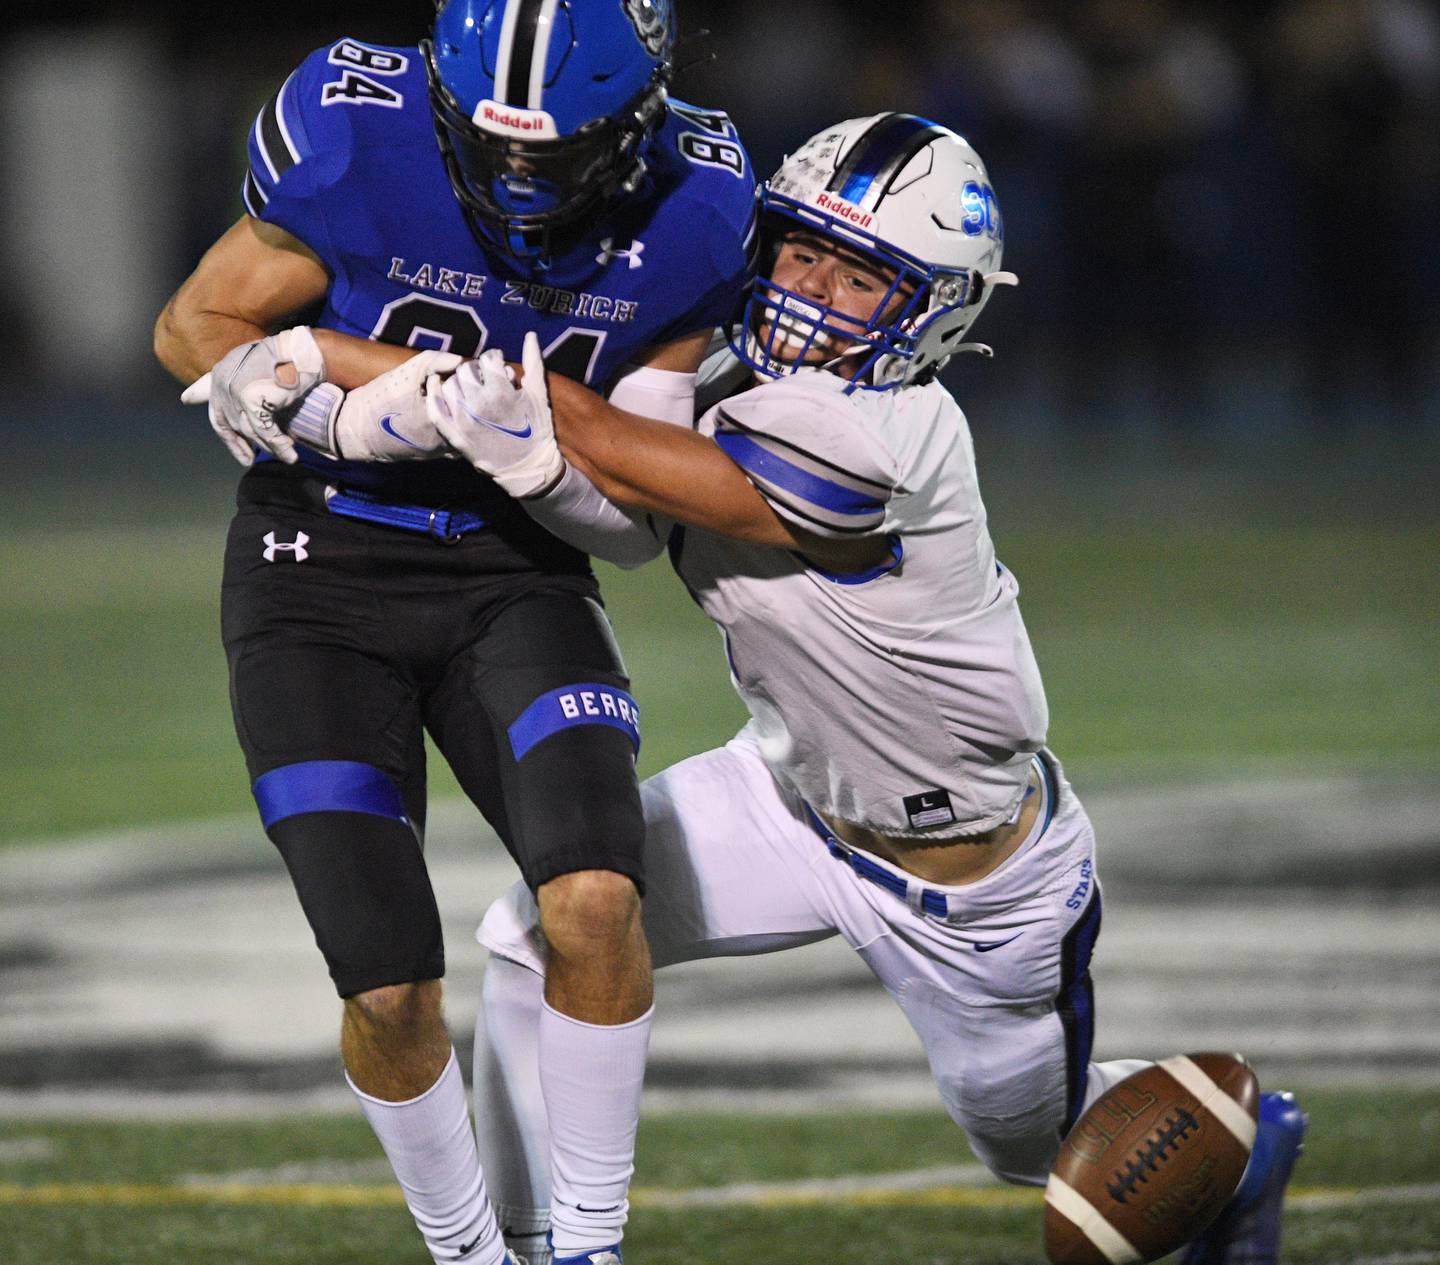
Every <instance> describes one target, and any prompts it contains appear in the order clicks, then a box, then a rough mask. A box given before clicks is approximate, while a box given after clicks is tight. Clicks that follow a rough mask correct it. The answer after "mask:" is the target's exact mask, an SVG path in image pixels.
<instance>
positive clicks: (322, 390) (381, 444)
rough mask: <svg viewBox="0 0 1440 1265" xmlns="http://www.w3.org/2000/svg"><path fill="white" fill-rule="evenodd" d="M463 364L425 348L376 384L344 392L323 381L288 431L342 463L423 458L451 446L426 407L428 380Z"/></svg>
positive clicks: (440, 454) (302, 404)
mask: <svg viewBox="0 0 1440 1265" xmlns="http://www.w3.org/2000/svg"><path fill="white" fill-rule="evenodd" d="M461 363H462V358H461V357H460V356H455V355H451V354H450V353H449V352H446V351H422V352H421V353H420V354H419V355H418V356H412V357H411V358H410V359H409V360H407V361H405V363H404V364H401V365H397V366H396V367H395V368H394V369H391V370H390V371H389V372H388V373H382V374H381V375H380V376H379V377H378V378H376V379H375V380H374V381H373V382H368V383H366V384H365V385H364V386H363V387H357V388H356V389H355V390H353V391H348V392H347V391H342V390H340V388H339V387H337V386H336V385H335V384H334V383H333V382H322V383H321V384H320V385H319V386H317V387H316V388H315V389H314V390H312V391H311V392H310V394H309V395H307V396H306V397H305V398H304V399H303V400H301V401H300V405H299V407H298V408H297V409H296V410H295V412H294V415H293V416H292V417H291V418H290V420H289V424H288V426H287V427H286V429H287V430H288V431H289V432H290V435H291V437H292V438H294V439H298V440H299V441H300V442H301V443H303V444H306V445H308V446H309V447H311V448H315V449H317V450H318V451H320V452H323V453H324V454H325V455H326V456H327V457H339V458H341V459H342V460H344V461H423V460H425V459H426V458H428V457H448V456H450V455H451V453H450V450H449V449H448V448H447V447H446V444H445V440H444V439H443V438H441V436H440V432H439V431H437V430H436V429H435V425H434V423H433V422H431V420H430V418H429V417H428V416H427V414H426V411H425V389H426V383H427V380H429V381H433V382H435V383H436V384H437V385H438V383H439V378H438V377H436V376H435V375H437V374H442V373H450V372H451V371H452V370H454V369H455V368H457V367H458V366H459V365H460V364H461Z"/></svg>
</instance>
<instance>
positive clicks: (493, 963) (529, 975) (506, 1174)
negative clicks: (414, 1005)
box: [475, 955, 550, 1265]
mask: <svg viewBox="0 0 1440 1265" xmlns="http://www.w3.org/2000/svg"><path fill="white" fill-rule="evenodd" d="M544 996H545V979H544V977H543V976H540V975H537V974H536V973H535V972H534V971H532V970H530V969H528V968H527V967H524V966H521V965H519V964H518V963H516V962H511V961H510V960H509V959H507V958H502V957H496V956H494V955H492V956H491V958H490V961H489V963H488V964H487V965H486V967H485V984H484V987H483V988H482V990H481V993H480V1013H479V1014H478V1015H477V1016H476V1019H475V1134H476V1137H477V1138H478V1140H479V1143H480V1168H481V1170H482V1171H483V1172H484V1173H485V1175H486V1180H487V1181H488V1182H489V1183H490V1193H491V1198H492V1199H493V1200H494V1203H495V1215H496V1216H497V1217H498V1218H499V1220H500V1232H501V1233H502V1234H503V1235H504V1236H505V1245H506V1246H507V1247H510V1248H512V1249H514V1251H515V1252H516V1253H518V1254H519V1255H520V1256H522V1257H524V1258H525V1260H526V1261H528V1262H529V1265H550V1247H549V1245H548V1243H547V1242H546V1239H545V1235H546V1232H547V1231H548V1230H549V1229H550V1124H549V1120H548V1118H547V1116H546V1114H545V1099H544V1097H543V1096H542V1094H541V1092H540V1055H539V1041H540V1008H541V1005H542V1004H543V1000H544Z"/></svg>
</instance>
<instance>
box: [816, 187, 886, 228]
mask: <svg viewBox="0 0 1440 1265" xmlns="http://www.w3.org/2000/svg"><path fill="white" fill-rule="evenodd" d="M815 205H816V206H818V207H819V208H820V209H821V210H822V211H829V212H830V214H831V215H838V216H839V217H840V218H841V219H842V220H849V221H850V223H852V224H854V225H857V226H858V227H860V228H869V227H870V225H872V224H873V223H875V217H874V216H873V215H871V214H870V212H869V211H862V210H861V209H860V208H859V207H858V206H856V205H855V204H854V203H853V202H846V201H845V199H844V198H833V197H831V196H830V195H829V194H828V193H820V194H817V195H816V197H815Z"/></svg>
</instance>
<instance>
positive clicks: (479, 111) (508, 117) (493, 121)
mask: <svg viewBox="0 0 1440 1265" xmlns="http://www.w3.org/2000/svg"><path fill="white" fill-rule="evenodd" d="M473 121H474V122H475V123H476V124H478V125H479V126H480V127H483V128H487V129H489V130H490V131H492V132H502V133H504V134H505V135H506V136H555V135H557V132H556V130H555V120H554V118H552V117H551V115H550V114H549V113H548V112H547V111H545V110H521V109H518V108H516V107H515V106H510V105H501V104H500V103H499V102H498V101H482V102H480V104H479V105H477V106H476V107H475V115H474V119H473Z"/></svg>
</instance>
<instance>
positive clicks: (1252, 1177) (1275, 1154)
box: [1180, 1093, 1310, 1265]
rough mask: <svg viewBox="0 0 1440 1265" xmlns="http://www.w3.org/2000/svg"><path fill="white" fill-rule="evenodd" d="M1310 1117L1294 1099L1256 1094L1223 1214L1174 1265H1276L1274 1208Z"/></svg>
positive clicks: (1277, 1227)
mask: <svg viewBox="0 0 1440 1265" xmlns="http://www.w3.org/2000/svg"><path fill="white" fill-rule="evenodd" d="M1309 1123H1310V1117H1309V1116H1308V1115H1306V1114H1305V1113H1304V1112H1303V1111H1301V1110H1300V1104H1299V1103H1297V1102H1296V1101H1295V1095H1294V1094H1289V1093H1277V1094H1261V1095H1260V1120H1259V1127H1258V1128H1257V1129H1256V1131H1255V1149H1254V1150H1253V1151H1251V1153H1250V1162H1249V1163H1248V1164H1247V1165H1246V1166H1245V1173H1244V1175H1243V1176H1242V1177H1241V1178H1240V1185H1239V1187H1238V1188H1237V1189H1236V1191H1235V1193H1234V1195H1232V1196H1231V1197H1230V1202H1229V1203H1228V1204H1226V1205H1225V1209H1224V1211H1222V1212H1221V1213H1220V1215H1219V1216H1218V1217H1217V1218H1216V1219H1215V1220H1214V1221H1213V1222H1212V1223H1211V1224H1210V1225H1209V1226H1208V1227H1207V1228H1206V1230H1205V1232H1204V1233H1203V1234H1202V1235H1201V1236H1200V1237H1199V1238H1198V1239H1195V1240H1194V1241H1193V1242H1192V1243H1191V1244H1190V1245H1189V1246H1188V1247H1187V1248H1186V1249H1185V1252H1184V1255H1182V1256H1181V1257H1180V1265H1276V1262H1277V1261H1278V1260H1279V1259H1280V1210H1281V1206H1282V1204H1283V1203H1284V1202H1285V1186H1286V1184H1287V1183H1288V1182H1289V1181H1290V1170H1291V1169H1293V1168H1294V1167H1295V1161H1296V1159H1297V1158H1298V1157H1299V1155H1300V1152H1301V1151H1302V1150H1303V1149H1304V1147H1303V1142H1304V1139H1305V1128H1306V1126H1307V1125H1308V1124H1309Z"/></svg>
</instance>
